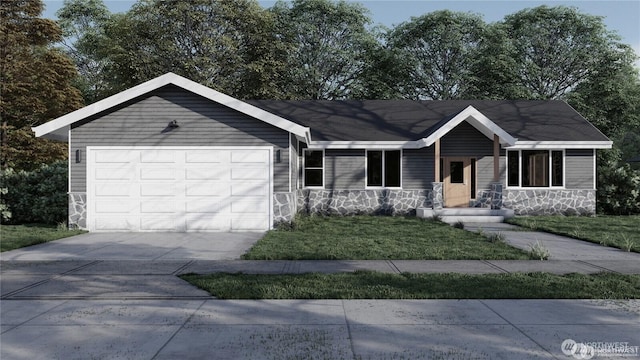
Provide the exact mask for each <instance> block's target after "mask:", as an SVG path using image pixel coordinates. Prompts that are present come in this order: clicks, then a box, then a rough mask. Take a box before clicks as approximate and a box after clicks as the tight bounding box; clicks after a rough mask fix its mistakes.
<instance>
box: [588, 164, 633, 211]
mask: <svg viewBox="0 0 640 360" xmlns="http://www.w3.org/2000/svg"><path fill="white" fill-rule="evenodd" d="M598 183H599V186H598V211H600V212H601V213H604V214H614V215H630V214H640V171H639V170H633V169H631V166H630V165H629V164H621V165H614V166H611V167H607V168H604V169H603V168H600V169H599V173H598Z"/></svg>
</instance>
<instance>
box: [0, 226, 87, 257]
mask: <svg viewBox="0 0 640 360" xmlns="http://www.w3.org/2000/svg"><path fill="white" fill-rule="evenodd" d="M85 232H86V231H84V230H68V229H63V228H61V227H60V226H53V225H44V224H27V225H4V224H3V225H2V241H0V251H9V250H14V249H19V248H22V247H25V246H31V245H36V244H41V243H45V242H48V241H53V240H58V239H62V238H65V237H69V236H73V235H79V234H82V233H85Z"/></svg>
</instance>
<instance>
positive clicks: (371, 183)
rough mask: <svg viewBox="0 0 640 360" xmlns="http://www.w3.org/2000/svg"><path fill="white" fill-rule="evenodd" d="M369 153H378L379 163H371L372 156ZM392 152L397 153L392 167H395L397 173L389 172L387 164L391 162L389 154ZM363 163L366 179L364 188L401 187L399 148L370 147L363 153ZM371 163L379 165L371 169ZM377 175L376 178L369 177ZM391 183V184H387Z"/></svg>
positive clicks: (400, 151)
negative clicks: (381, 148)
mask: <svg viewBox="0 0 640 360" xmlns="http://www.w3.org/2000/svg"><path fill="white" fill-rule="evenodd" d="M370 153H376V154H377V153H379V154H380V157H379V160H378V159H376V160H378V161H380V164H379V165H378V164H373V163H372V160H374V159H372V157H371V156H370ZM392 153H397V154H398V155H397V166H394V167H393V168H394V169H397V174H394V173H389V171H391V169H392V168H390V167H389V166H388V165H387V164H388V163H391V160H392V159H390V158H389V155H390V154H392ZM365 155H366V156H365V165H366V169H367V170H366V179H365V184H366V188H392V189H401V188H402V149H399V150H377V149H371V150H367V151H366V154H365ZM372 165H378V166H380V169H372ZM374 176H377V177H379V180H378V179H371V178H372V177H374ZM390 183H391V185H389V184H390Z"/></svg>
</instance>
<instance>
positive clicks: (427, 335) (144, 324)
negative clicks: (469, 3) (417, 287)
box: [0, 300, 640, 360]
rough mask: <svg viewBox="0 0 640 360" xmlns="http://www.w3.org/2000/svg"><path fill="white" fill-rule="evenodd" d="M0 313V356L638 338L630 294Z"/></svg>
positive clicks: (462, 348) (505, 350)
mask: <svg viewBox="0 0 640 360" xmlns="http://www.w3.org/2000/svg"><path fill="white" fill-rule="evenodd" d="M1 318H2V326H1V327H2V335H1V337H0V341H1V342H2V346H1V350H0V358H2V359H17V360H19V359H28V360H33V359H94V358H95V359H286V358H289V359H571V358H576V359H578V358H584V357H580V356H579V353H578V354H576V355H575V356H573V357H572V356H566V355H564V354H563V348H562V347H561V345H562V344H563V342H565V344H567V341H568V344H570V345H571V344H574V343H592V342H598V343H602V344H603V346H615V347H616V349H618V350H620V349H623V348H624V346H625V345H627V347H626V349H628V350H629V351H637V346H640V332H638V326H639V324H640V302H639V301H603V300H349V301H343V300H313V301H309V300H270V301H248V300H246V301H243V300H238V301H219V300H144V301H140V300H128V301H123V300H94V301H83V300H23V301H13V300H4V301H2V309H1ZM571 341H573V343H572V342H571ZM576 348H577V345H575V346H574V347H573V348H569V349H573V351H575V350H576ZM565 351H567V350H566V347H565ZM569 354H570V353H569ZM634 354H635V355H637V352H636V353H633V354H632V353H629V354H628V355H634ZM596 355H597V354H596ZM608 358H609V357H608ZM610 358H612V359H615V358H621V357H610ZM626 358H627V359H628V358H629V357H626Z"/></svg>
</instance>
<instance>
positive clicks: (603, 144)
mask: <svg viewBox="0 0 640 360" xmlns="http://www.w3.org/2000/svg"><path fill="white" fill-rule="evenodd" d="M612 145H613V142H612V141H516V143H515V144H514V145H513V146H509V147H507V149H508V150H520V149H544V150H546V149H611V146H612Z"/></svg>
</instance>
